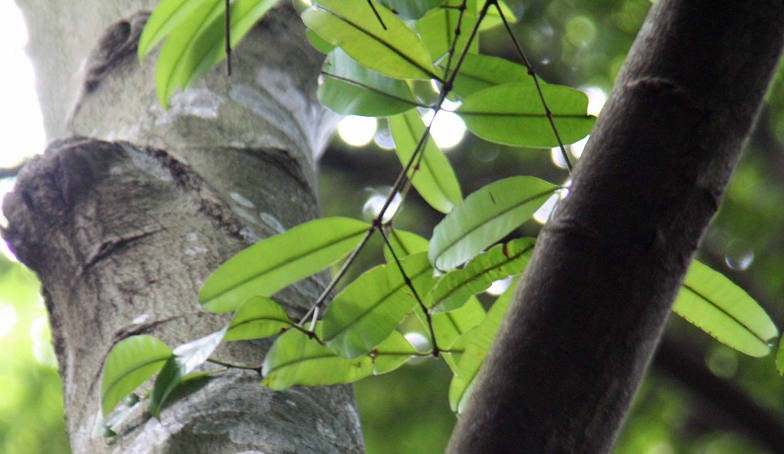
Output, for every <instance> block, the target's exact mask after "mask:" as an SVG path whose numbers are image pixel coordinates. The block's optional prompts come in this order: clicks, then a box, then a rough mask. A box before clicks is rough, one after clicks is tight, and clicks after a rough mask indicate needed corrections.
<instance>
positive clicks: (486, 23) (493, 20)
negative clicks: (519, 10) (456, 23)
mask: <svg viewBox="0 0 784 454" xmlns="http://www.w3.org/2000/svg"><path fill="white" fill-rule="evenodd" d="M483 4H484V2H477V14H478V11H479V10H480V9H481V8H482V5H483ZM497 4H498V6H499V7H500V8H501V11H502V12H503V13H504V18H506V21H507V22H508V23H509V24H510V25H511V24H514V23H515V22H517V18H516V17H515V14H514V12H513V11H512V8H510V7H509V5H507V4H506V2H504V1H503V0H499V1H498V3H497ZM503 23H504V21H503V19H502V18H501V14H500V13H499V12H498V9H497V8H495V7H492V6H491V7H490V9H488V10H487V15H486V16H485V19H484V20H483V21H482V24H481V25H480V26H479V30H480V31H485V30H488V29H491V28H493V27H495V26H498V25H502V24H503Z"/></svg>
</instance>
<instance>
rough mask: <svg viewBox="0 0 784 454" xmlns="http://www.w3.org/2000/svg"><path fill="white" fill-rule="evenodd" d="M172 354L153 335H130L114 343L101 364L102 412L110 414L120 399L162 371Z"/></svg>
mask: <svg viewBox="0 0 784 454" xmlns="http://www.w3.org/2000/svg"><path fill="white" fill-rule="evenodd" d="M171 356H172V351H171V349H170V348H169V347H168V346H167V345H166V344H164V343H163V342H162V341H160V340H158V339H157V338H155V337H153V336H148V335H141V336H132V337H127V338H125V339H123V340H121V341H119V342H117V343H116V344H115V345H114V347H112V350H111V351H110V352H109V355H108V356H107V357H106V362H105V363H104V366H103V377H102V378H101V409H102V410H103V414H104V415H108V414H109V413H111V411H112V410H113V409H114V407H116V406H117V404H118V403H120V401H122V400H123V399H124V398H125V397H126V396H127V395H129V394H130V393H132V392H133V391H134V390H135V389H136V388H138V387H139V385H141V384H142V383H144V382H145V381H146V380H147V379H149V378H150V377H152V376H153V375H155V374H156V373H157V372H158V371H159V370H161V367H163V364H164V363H165V362H166V360H168V359H169V358H170V357H171Z"/></svg>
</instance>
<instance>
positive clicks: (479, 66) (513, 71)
mask: <svg viewBox="0 0 784 454" xmlns="http://www.w3.org/2000/svg"><path fill="white" fill-rule="evenodd" d="M442 65H444V62H443V61H442V62H440V63H439V67H442V68H443V66H442ZM511 82H517V83H520V84H524V85H526V84H527V85H528V86H530V87H535V85H534V81H533V79H532V78H531V76H529V75H528V70H527V69H526V68H525V66H523V65H518V64H517V63H512V62H510V61H509V60H505V59H503V58H499V57H493V56H490V55H479V54H467V55H466V56H465V59H464V60H463V64H462V65H461V66H460V72H459V73H458V75H457V78H455V83H454V86H453V87H454V92H455V93H457V94H458V95H460V96H461V97H462V98H465V97H467V96H470V95H472V94H474V93H476V92H478V91H480V90H484V89H485V88H490V87H494V86H496V85H502V84H507V83H511ZM540 83H544V82H541V81H540Z"/></svg>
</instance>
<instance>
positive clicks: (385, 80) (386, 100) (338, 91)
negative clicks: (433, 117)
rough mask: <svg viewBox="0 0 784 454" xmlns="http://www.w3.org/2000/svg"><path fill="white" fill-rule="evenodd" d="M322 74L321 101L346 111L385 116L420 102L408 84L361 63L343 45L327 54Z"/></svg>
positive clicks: (319, 90)
mask: <svg viewBox="0 0 784 454" xmlns="http://www.w3.org/2000/svg"><path fill="white" fill-rule="evenodd" d="M321 77H322V83H321V84H320V85H319V88H318V96H319V101H321V104H323V105H325V106H327V107H329V108H330V109H332V110H334V111H335V112H338V113H341V114H344V115H363V116H366V117H385V116H387V115H395V114H399V113H401V112H405V111H407V110H411V109H413V108H414V107H416V106H417V105H418V102H417V100H416V99H415V98H414V95H413V93H411V89H410V88H409V87H408V84H406V83H405V82H403V81H402V80H398V79H392V78H390V77H387V76H385V75H383V74H381V73H379V72H376V71H373V70H371V69H367V68H365V67H363V66H361V65H360V64H359V63H357V61H356V60H354V59H353V58H351V57H349V56H348V54H346V52H345V51H343V50H342V49H340V48H336V49H334V50H333V51H331V52H330V53H329V54H328V55H327V60H326V61H325V62H324V67H323V69H322V71H321Z"/></svg>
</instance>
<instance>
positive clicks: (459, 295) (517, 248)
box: [428, 238, 536, 311]
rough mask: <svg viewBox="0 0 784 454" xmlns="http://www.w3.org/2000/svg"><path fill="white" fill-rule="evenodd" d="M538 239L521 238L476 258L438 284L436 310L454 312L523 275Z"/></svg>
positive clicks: (434, 295) (434, 300) (433, 297)
mask: <svg viewBox="0 0 784 454" xmlns="http://www.w3.org/2000/svg"><path fill="white" fill-rule="evenodd" d="M535 241H536V240H535V239H534V238H518V239H516V240H512V241H510V242H508V243H506V244H497V245H495V246H493V247H492V248H491V249H490V250H488V251H487V252H485V253H483V254H479V255H477V256H476V257H474V259H473V260H471V261H470V262H468V264H466V266H465V267H464V268H462V269H458V270H453V271H450V272H449V273H447V275H446V276H443V277H442V278H441V279H439V280H438V283H436V285H435V287H433V290H431V291H430V298H429V299H428V302H429V303H430V304H433V307H434V308H435V309H436V310H441V311H450V310H453V309H456V308H458V307H460V306H461V305H462V304H463V303H465V302H466V300H467V299H468V298H469V297H470V296H472V295H475V294H477V293H479V292H483V291H485V290H487V287H489V286H490V284H492V283H493V281H497V280H499V279H503V278H505V277H507V276H511V275H513V274H518V273H520V272H522V271H523V269H524V268H525V266H526V265H527V264H528V259H529V258H531V252H532V251H533V249H534V242H535Z"/></svg>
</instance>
